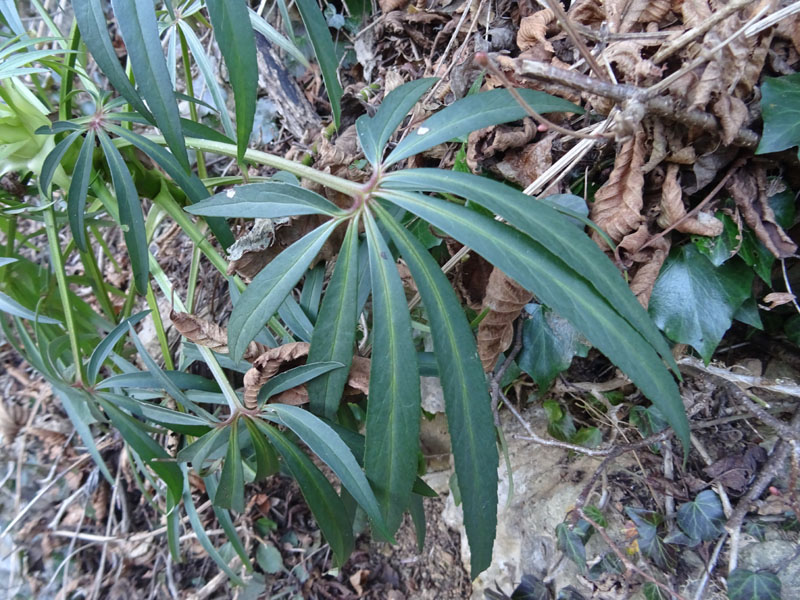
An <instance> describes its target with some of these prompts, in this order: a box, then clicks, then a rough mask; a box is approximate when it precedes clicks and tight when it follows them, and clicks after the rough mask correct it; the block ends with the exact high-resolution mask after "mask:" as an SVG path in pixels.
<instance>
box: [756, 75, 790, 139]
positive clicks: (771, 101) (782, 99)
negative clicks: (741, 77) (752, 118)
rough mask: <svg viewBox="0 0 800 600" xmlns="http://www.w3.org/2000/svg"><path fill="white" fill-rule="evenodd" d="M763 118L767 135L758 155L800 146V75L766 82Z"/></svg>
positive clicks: (765, 79) (763, 90)
mask: <svg viewBox="0 0 800 600" xmlns="http://www.w3.org/2000/svg"><path fill="white" fill-rule="evenodd" d="M761 115H762V116H763V118H764V133H763V134H762V136H761V141H760V142H759V144H758V148H757V149H756V154H766V153H767V152H778V151H780V150H786V149H787V148H791V147H792V146H797V145H798V144H800V73H795V74H793V75H787V76H786V77H765V78H764V83H763V84H762V85H761Z"/></svg>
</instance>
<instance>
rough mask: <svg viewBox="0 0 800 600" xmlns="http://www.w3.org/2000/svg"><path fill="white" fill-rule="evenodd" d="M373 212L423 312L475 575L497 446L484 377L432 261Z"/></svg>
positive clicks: (484, 541) (489, 513)
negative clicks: (397, 254) (406, 271)
mask: <svg viewBox="0 0 800 600" xmlns="http://www.w3.org/2000/svg"><path fill="white" fill-rule="evenodd" d="M376 210H377V211H378V213H379V215H380V217H381V222H382V223H383V225H384V226H385V227H386V229H387V230H388V231H389V233H390V234H391V236H392V239H393V240H394V243H395V245H396V246H397V248H398V250H399V251H400V254H401V255H402V256H403V258H404V259H405V261H406V264H407V265H408V268H409V270H410V271H411V274H412V276H413V277H414V281H415V282H416V284H417V287H418V289H419V293H420V295H421V297H422V301H423V304H424V305H425V309H426V311H427V314H428V319H429V322H430V327H431V335H432V337H433V345H434V349H435V356H436V359H437V361H438V366H439V373H440V381H441V384H442V388H443V390H444V397H445V410H446V413H447V422H448V426H449V430H450V433H451V443H452V446H453V458H454V460H455V467H456V472H457V473H458V480H459V487H460V491H461V499H462V503H463V507H464V525H465V528H466V531H467V536H468V539H469V543H470V557H471V571H472V576H473V577H476V576H477V575H478V574H479V573H480V572H482V571H484V570H485V569H486V568H487V567H488V566H489V564H490V563H491V556H492V543H493V541H494V535H495V525H496V520H495V518H494V515H495V507H496V506H497V447H496V444H495V429H494V422H493V419H492V414H491V409H490V399H489V394H488V392H487V385H486V378H485V376H484V374H483V369H482V367H481V363H480V359H479V358H478V351H477V348H476V346H475V338H474V337H473V335H472V331H471V329H470V327H469V323H468V322H467V320H466V317H465V316H464V311H463V310H462V308H461V305H460V303H459V301H458V299H457V298H456V295H455V293H454V292H453V288H452V286H451V285H450V283H449V282H448V280H447V278H446V277H445V276H444V274H443V273H442V271H441V269H440V268H439V266H438V265H437V264H436V261H434V260H433V258H432V257H431V255H430V254H429V253H428V252H427V251H426V250H425V248H423V247H422V245H421V244H420V243H419V242H418V241H417V240H416V238H414V237H413V236H411V235H409V234H408V233H407V232H406V230H404V229H403V228H402V227H400V225H399V224H398V223H397V221H395V220H394V219H393V218H392V217H391V216H389V214H388V213H387V212H386V211H384V210H383V209H382V208H380V207H379V206H378V207H376Z"/></svg>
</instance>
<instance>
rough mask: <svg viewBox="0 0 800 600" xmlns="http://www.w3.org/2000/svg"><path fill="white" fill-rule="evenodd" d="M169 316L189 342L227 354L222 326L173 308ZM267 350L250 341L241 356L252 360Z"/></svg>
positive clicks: (225, 338)
mask: <svg viewBox="0 0 800 600" xmlns="http://www.w3.org/2000/svg"><path fill="white" fill-rule="evenodd" d="M169 318H170V320H171V321H172V324H173V325H174V326H175V329H177V330H178V333H180V334H181V335H182V336H183V337H185V338H186V339H187V340H189V341H190V342H193V343H195V344H198V345H200V346H204V347H206V348H210V349H211V350H213V351H214V352H218V353H219V354H228V332H227V330H226V329H225V328H224V327H220V326H219V325H217V324H216V323H213V322H211V321H206V320H205V319H201V318H200V317H196V316H195V315H192V314H189V313H184V312H176V311H174V310H173V311H170V313H169ZM267 350H268V347H267V346H265V345H264V344H259V343H258V342H250V343H249V344H248V345H247V350H245V352H244V356H243V357H242V358H244V360H246V361H249V362H253V361H254V360H255V359H256V358H258V357H259V356H261V355H262V354H264V353H265V352H266V351H267Z"/></svg>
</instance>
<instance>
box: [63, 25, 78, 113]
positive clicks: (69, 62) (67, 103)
mask: <svg viewBox="0 0 800 600" xmlns="http://www.w3.org/2000/svg"><path fill="white" fill-rule="evenodd" d="M80 44H81V33H80V30H79V29H78V23H77V21H73V23H72V30H71V31H70V34H69V49H70V50H74V51H75V52H70V53H67V54H66V55H65V56H64V71H63V72H62V74H61V90H60V99H59V102H58V118H59V119H60V120H61V121H66V120H68V119H69V118H70V117H71V116H72V94H71V92H72V89H73V81H74V79H75V71H74V69H75V63H76V62H77V60H78V52H77V50H78V48H79V46H80Z"/></svg>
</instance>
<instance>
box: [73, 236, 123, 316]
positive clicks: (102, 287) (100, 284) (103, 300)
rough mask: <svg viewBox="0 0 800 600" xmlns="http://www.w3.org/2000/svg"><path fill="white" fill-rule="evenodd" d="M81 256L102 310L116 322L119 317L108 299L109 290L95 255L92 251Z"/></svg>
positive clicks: (82, 253)
mask: <svg viewBox="0 0 800 600" xmlns="http://www.w3.org/2000/svg"><path fill="white" fill-rule="evenodd" d="M80 254H81V262H82V263H83V267H84V268H85V269H86V271H87V272H88V273H89V275H90V276H91V278H92V287H93V288H94V295H95V298H97V302H98V304H100V308H101V309H102V310H103V312H104V313H106V316H107V317H108V318H109V319H110V320H111V322H112V323H113V322H114V321H116V318H117V315H116V314H115V313H114V307H113V305H112V304H111V300H110V299H109V297H108V290H106V284H105V281H104V279H103V277H102V275H101V274H100V268H99V267H98V266H97V261H96V260H95V258H94V254H92V252H91V250H89V251H88V252H81V253H80Z"/></svg>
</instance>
